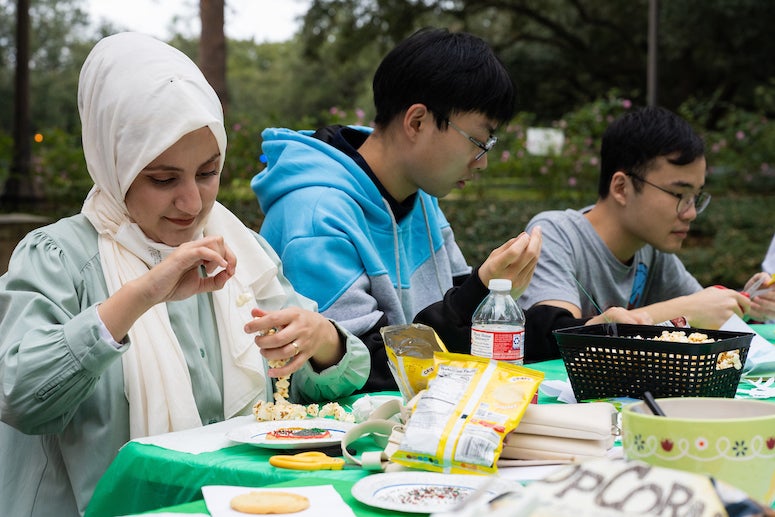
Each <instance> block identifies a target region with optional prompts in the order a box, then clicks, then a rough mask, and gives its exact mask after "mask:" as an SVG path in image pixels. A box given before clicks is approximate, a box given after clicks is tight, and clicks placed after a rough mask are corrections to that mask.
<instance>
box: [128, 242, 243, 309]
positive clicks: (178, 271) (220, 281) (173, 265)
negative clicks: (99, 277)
mask: <svg viewBox="0 0 775 517" xmlns="http://www.w3.org/2000/svg"><path fill="white" fill-rule="evenodd" d="M236 266H237V259H236V257H235V256H234V254H233V253H232V251H231V250H230V249H229V247H228V246H226V243H225V242H224V241H223V237H220V236H209V237H204V238H202V239H199V240H196V241H191V242H186V243H184V244H181V245H180V246H178V248H177V249H176V250H175V251H174V252H173V253H172V254H171V255H170V256H169V257H167V258H166V259H164V260H163V261H161V262H160V263H159V264H157V265H156V266H154V267H153V268H151V270H150V271H149V272H148V274H146V275H144V276H142V277H141V278H139V279H138V280H139V281H140V282H142V286H143V288H144V292H146V293H147V296H148V298H149V300H150V301H153V302H154V303H161V302H169V301H177V300H185V299H186V298H189V297H191V296H193V295H195V294H199V293H205V292H211V291H217V290H219V289H221V288H223V286H224V285H225V284H226V281H227V280H229V279H230V278H231V277H232V276H234V271H235V268H236ZM219 268H222V270H221V271H219V272H218V273H217V274H215V275H213V274H212V273H213V272H215V271H216V270H218V269H219ZM202 270H204V272H205V273H206V276H203V275H202Z"/></svg>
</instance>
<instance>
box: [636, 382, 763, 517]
mask: <svg viewBox="0 0 775 517" xmlns="http://www.w3.org/2000/svg"><path fill="white" fill-rule="evenodd" d="M657 403H658V404H659V406H660V407H661V408H662V410H663V411H664V412H665V415H666V416H664V417H661V416H656V415H654V414H653V413H652V412H651V411H650V410H649V409H648V407H647V406H646V405H645V404H644V403H641V402H638V403H634V404H630V405H627V406H625V407H624V409H623V410H622V448H623V450H624V454H625V456H626V457H627V459H630V460H641V461H644V462H646V463H648V464H650V465H656V466H660V467H668V468H674V469H678V470H685V471H689V472H695V473H698V474H706V475H708V476H711V477H714V478H717V479H720V480H722V481H724V482H726V483H728V484H730V485H732V486H735V487H737V488H739V489H741V490H743V491H744V492H746V493H747V494H748V495H749V496H751V497H752V498H754V499H756V500H757V501H760V502H763V503H766V504H768V505H771V504H773V502H775V403H772V402H765V401H758V400H740V399H728V398H695V397H687V398H669V399H657Z"/></svg>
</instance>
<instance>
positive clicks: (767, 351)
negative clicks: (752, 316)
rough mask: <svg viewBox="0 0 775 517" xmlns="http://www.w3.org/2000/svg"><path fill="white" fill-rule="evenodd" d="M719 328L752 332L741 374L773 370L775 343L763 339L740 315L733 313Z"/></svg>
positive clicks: (769, 372) (762, 373)
mask: <svg viewBox="0 0 775 517" xmlns="http://www.w3.org/2000/svg"><path fill="white" fill-rule="evenodd" d="M720 330H728V331H733V332H753V334H754V336H753V339H751V347H750V348H749V349H748V356H747V357H746V359H745V365H743V374H744V375H748V376H756V375H772V374H773V372H775V345H773V344H772V343H770V342H769V341H767V340H766V339H764V338H763V337H762V336H761V335H760V334H758V333H757V332H756V331H755V330H754V329H753V328H752V327H751V326H750V325H748V324H747V323H746V322H745V321H743V319H742V318H740V316H738V315H737V314H733V315H732V317H731V318H729V319H728V320H727V321H726V322H725V323H724V324H723V325H721V329H720Z"/></svg>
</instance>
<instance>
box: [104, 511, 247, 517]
mask: <svg viewBox="0 0 775 517" xmlns="http://www.w3.org/2000/svg"><path fill="white" fill-rule="evenodd" d="M181 515H182V514H181V513H177V512H161V513H154V514H153V517H180V516H181ZM185 515H186V517H210V516H209V515H207V514H206V513H187V514H185ZM244 515H245V514H243V517H244ZM119 517H148V513H133V514H132V515H121V516H119Z"/></svg>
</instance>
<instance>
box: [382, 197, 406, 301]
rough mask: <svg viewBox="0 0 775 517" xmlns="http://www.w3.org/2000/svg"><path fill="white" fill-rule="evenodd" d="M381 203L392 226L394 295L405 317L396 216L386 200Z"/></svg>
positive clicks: (383, 199)
mask: <svg viewBox="0 0 775 517" xmlns="http://www.w3.org/2000/svg"><path fill="white" fill-rule="evenodd" d="M382 203H384V204H385V209H387V213H388V215H389V216H390V222H391V223H392V224H393V258H394V260H395V261H396V294H397V295H398V304H399V305H401V312H403V313H404V315H406V310H405V309H404V298H403V289H402V288H401V254H400V250H399V246H398V223H397V222H396V216H395V215H393V210H391V209H390V203H388V201H387V199H385V198H384V197H383V198H382Z"/></svg>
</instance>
